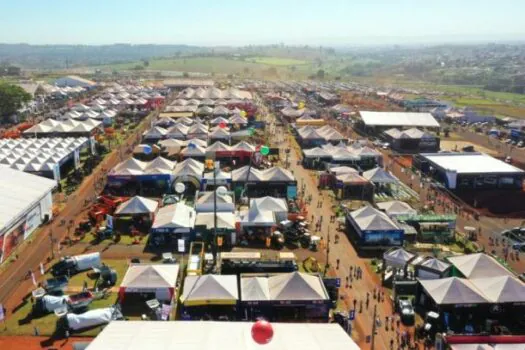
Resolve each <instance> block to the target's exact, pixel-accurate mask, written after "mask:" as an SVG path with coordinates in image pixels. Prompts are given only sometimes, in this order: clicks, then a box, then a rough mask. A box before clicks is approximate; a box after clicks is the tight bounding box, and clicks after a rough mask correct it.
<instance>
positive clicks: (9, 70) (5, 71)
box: [0, 66, 22, 76]
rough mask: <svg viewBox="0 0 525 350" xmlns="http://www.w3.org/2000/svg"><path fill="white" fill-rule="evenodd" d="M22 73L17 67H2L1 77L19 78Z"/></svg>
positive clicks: (0, 69)
mask: <svg viewBox="0 0 525 350" xmlns="http://www.w3.org/2000/svg"><path fill="white" fill-rule="evenodd" d="M21 73H22V69H21V68H20V67H16V66H2V67H0V75H6V76H19V75H20V74H21Z"/></svg>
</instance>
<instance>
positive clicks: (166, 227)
mask: <svg viewBox="0 0 525 350" xmlns="http://www.w3.org/2000/svg"><path fill="white" fill-rule="evenodd" d="M194 225H195V210H194V209H193V208H191V207H189V206H187V205H186V204H184V203H177V204H171V205H167V206H165V207H162V208H160V209H159V211H158V212H157V215H156V216H155V220H154V221H153V225H152V226H151V230H152V231H156V232H181V233H185V232H189V231H190V230H191V229H192V228H193V227H194Z"/></svg>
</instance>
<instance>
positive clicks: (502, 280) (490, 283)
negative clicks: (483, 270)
mask: <svg viewBox="0 0 525 350" xmlns="http://www.w3.org/2000/svg"><path fill="white" fill-rule="evenodd" d="M470 282H472V284H473V285H474V286H476V288H478V290H480V291H481V293H483V295H485V297H487V299H489V300H490V301H492V302H493V303H523V302H525V284H524V283H523V282H521V281H520V280H518V279H517V278H516V277H512V276H498V277H486V278H474V279H471V280H470Z"/></svg>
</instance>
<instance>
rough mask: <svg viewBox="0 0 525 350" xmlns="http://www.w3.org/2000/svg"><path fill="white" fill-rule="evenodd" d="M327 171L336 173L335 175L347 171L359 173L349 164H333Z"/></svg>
mask: <svg viewBox="0 0 525 350" xmlns="http://www.w3.org/2000/svg"><path fill="white" fill-rule="evenodd" d="M329 171H330V172H331V173H332V174H336V175H341V174H347V173H356V174H358V173H359V171H358V170H357V169H354V168H351V167H349V166H334V167H331V168H330V169H329Z"/></svg>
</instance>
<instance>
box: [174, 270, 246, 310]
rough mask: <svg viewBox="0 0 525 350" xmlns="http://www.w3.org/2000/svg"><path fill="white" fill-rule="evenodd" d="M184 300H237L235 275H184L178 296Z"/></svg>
mask: <svg viewBox="0 0 525 350" xmlns="http://www.w3.org/2000/svg"><path fill="white" fill-rule="evenodd" d="M180 299H181V301H182V302H183V303H184V302H186V301H199V300H211V299H213V300H238V299H239V292H238V290H237V276H235V275H201V276H186V278H185V279H184V289H183V291H182V295H181V297H180Z"/></svg>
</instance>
